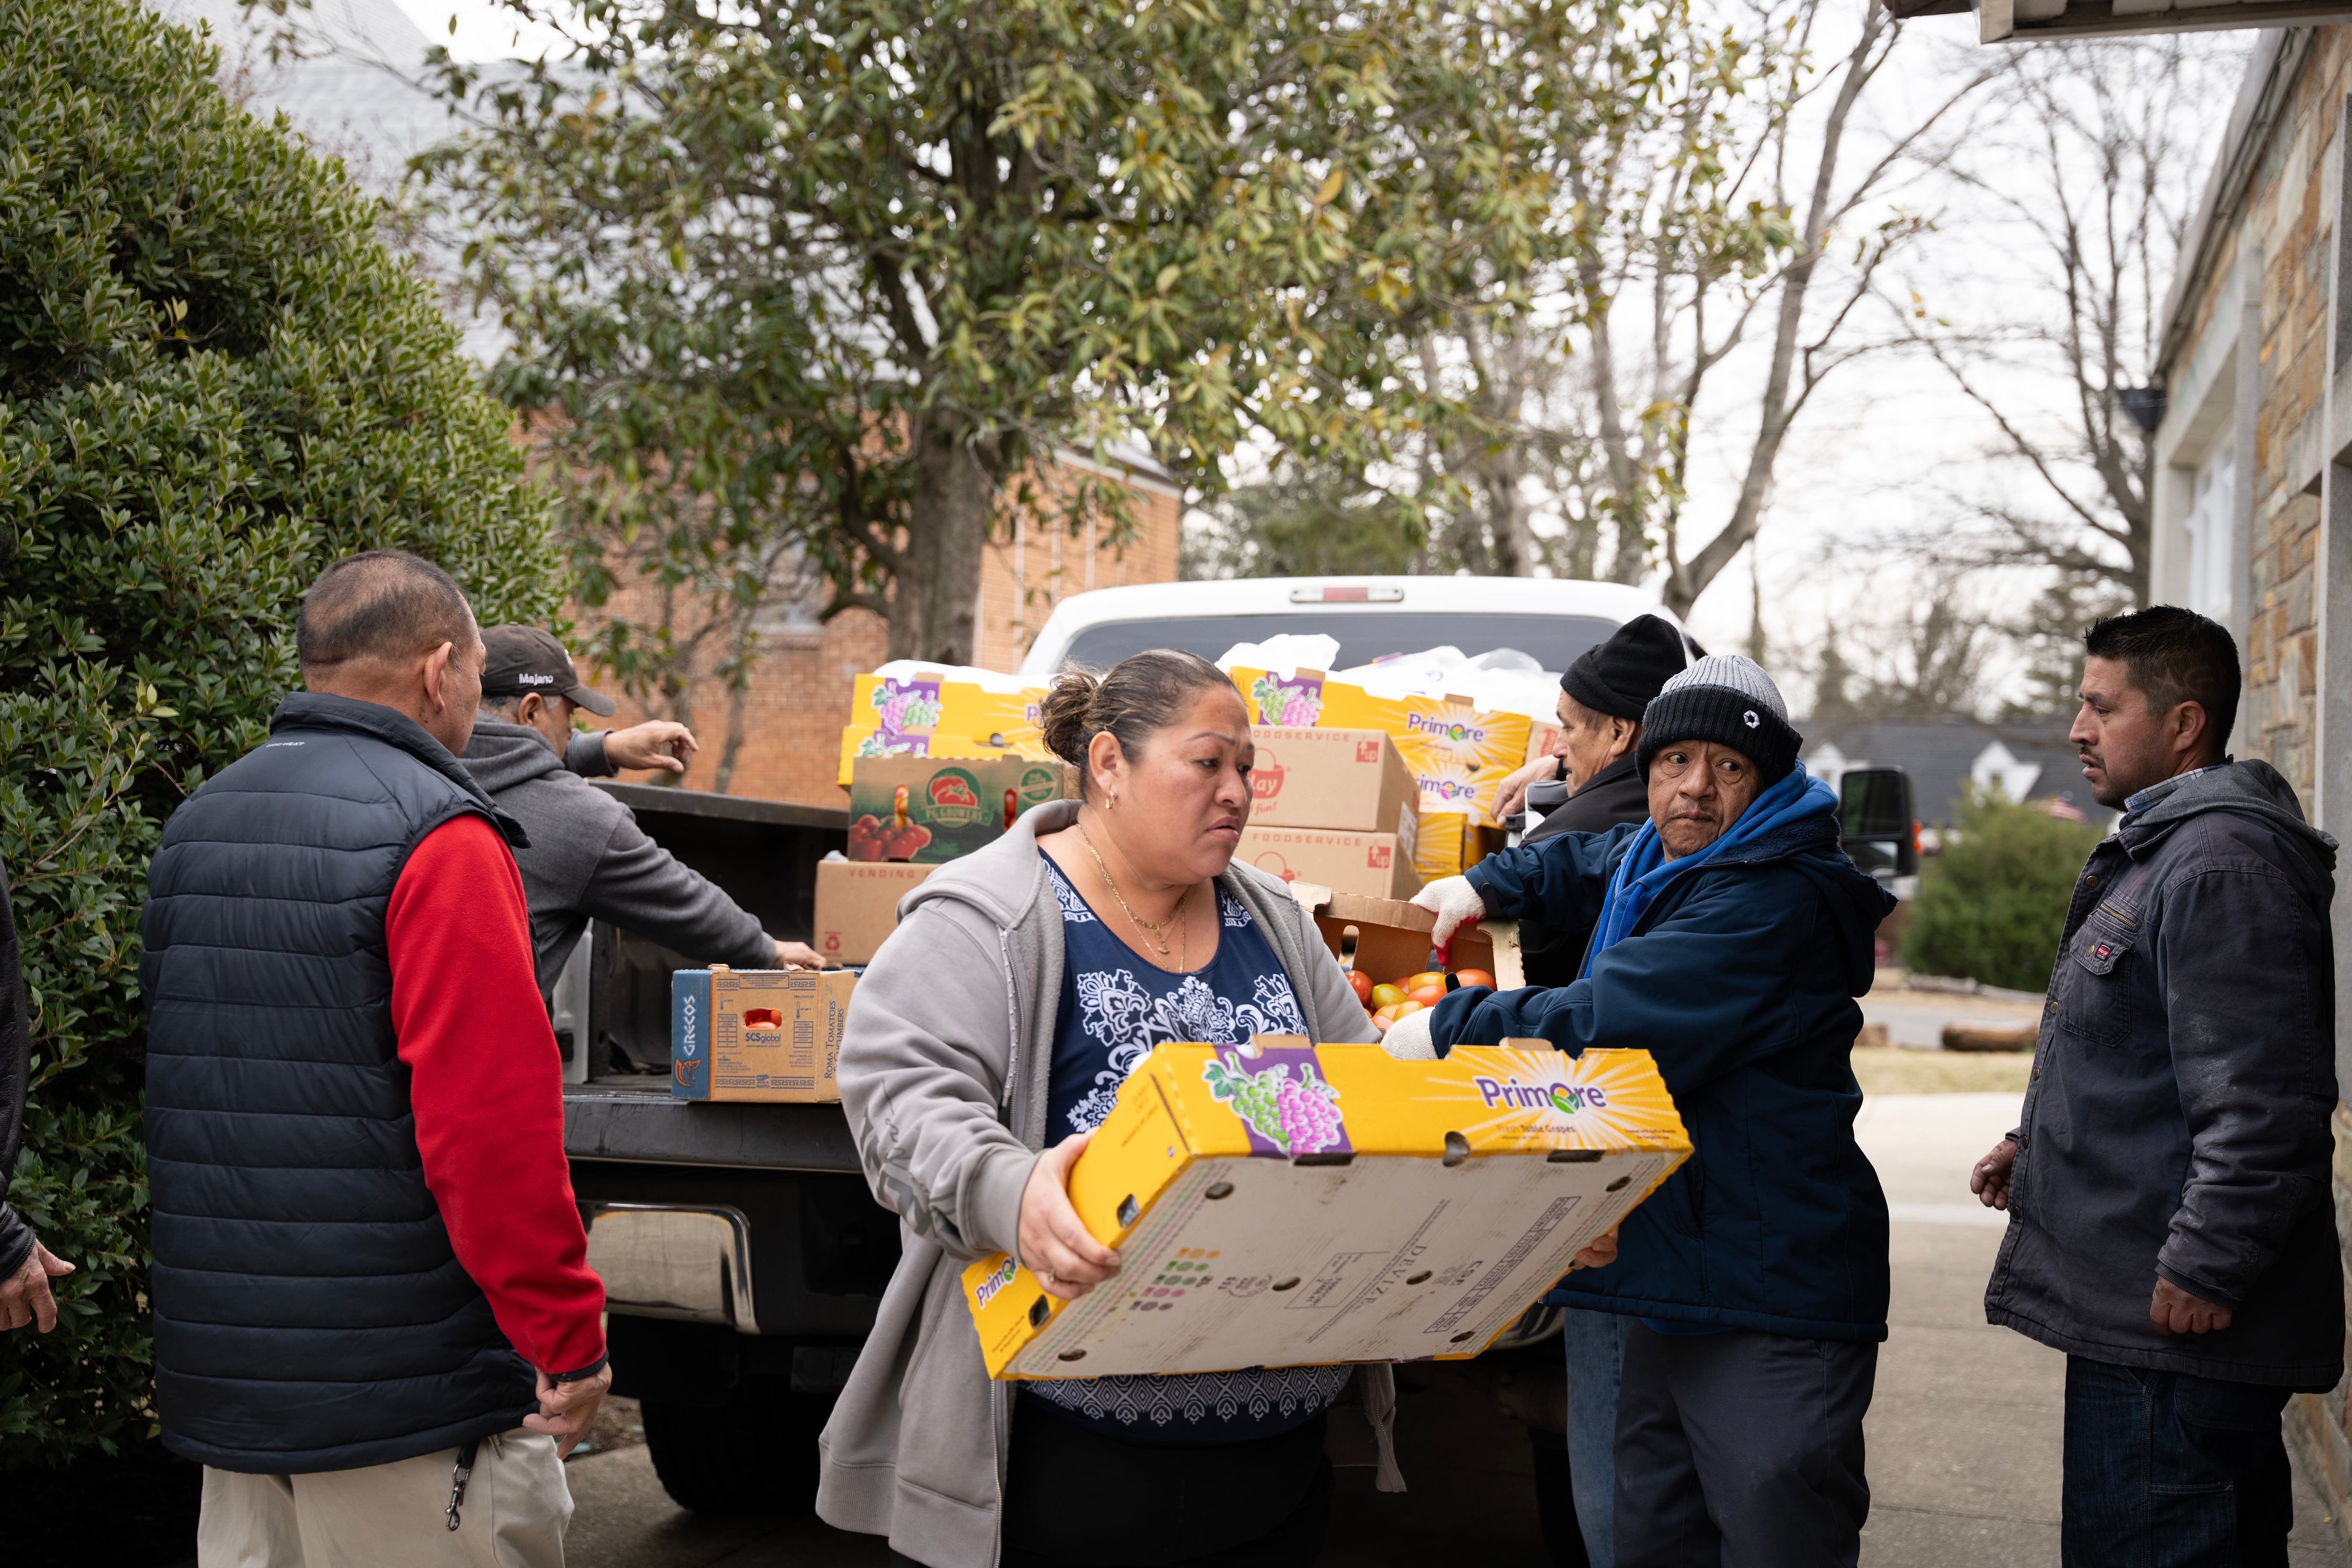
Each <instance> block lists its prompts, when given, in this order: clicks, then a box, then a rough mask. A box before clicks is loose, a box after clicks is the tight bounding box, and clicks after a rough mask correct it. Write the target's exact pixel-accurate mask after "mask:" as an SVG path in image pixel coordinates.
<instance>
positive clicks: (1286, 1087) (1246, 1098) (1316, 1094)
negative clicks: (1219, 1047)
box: [1201, 1052, 1342, 1155]
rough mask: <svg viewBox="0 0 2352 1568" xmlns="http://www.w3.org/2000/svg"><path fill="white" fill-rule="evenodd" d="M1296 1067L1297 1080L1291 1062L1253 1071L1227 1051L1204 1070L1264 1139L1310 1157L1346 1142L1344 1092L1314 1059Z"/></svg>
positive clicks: (1224, 1100) (1217, 1092)
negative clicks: (1342, 1115) (1341, 1117)
mask: <svg viewBox="0 0 2352 1568" xmlns="http://www.w3.org/2000/svg"><path fill="white" fill-rule="evenodd" d="M1297 1066H1298V1076H1297V1078H1293V1077H1292V1076H1291V1075H1290V1067H1291V1064H1290V1063H1289V1062H1286V1061H1278V1062H1276V1063H1274V1064H1272V1065H1271V1066H1268V1067H1266V1068H1265V1069H1264V1070H1263V1071H1258V1072H1252V1071H1249V1069H1248V1068H1246V1067H1245V1066H1244V1065H1243V1064H1242V1059H1241V1057H1240V1056H1239V1055H1238V1054H1237V1053H1234V1052H1227V1053H1226V1054H1225V1055H1224V1056H1223V1057H1221V1058H1219V1059H1218V1060H1216V1061H1211V1062H1210V1063H1209V1064H1208V1065H1207V1066H1206V1067H1204V1068H1202V1070H1201V1078H1202V1082H1205V1083H1206V1084H1208V1086H1209V1093H1210V1094H1211V1095H1212V1096H1213V1097H1214V1098H1215V1099H1216V1100H1217V1101H1218V1103H1221V1104H1226V1105H1230V1106H1232V1107H1233V1109H1234V1113H1235V1114H1236V1115H1238V1116H1240V1117H1241V1118H1242V1120H1243V1121H1244V1122H1246V1123H1248V1124H1249V1125H1250V1128H1251V1130H1252V1131H1253V1132H1255V1133H1256V1134H1257V1135H1258V1136H1259V1137H1261V1138H1264V1139H1265V1141H1266V1142H1267V1143H1269V1144H1271V1145H1274V1146H1275V1147H1276V1149H1278V1150H1280V1151H1281V1152H1282V1153H1284V1154H1286V1155H1311V1154H1316V1153H1318V1152H1320V1151H1321V1150H1324V1149H1328V1148H1330V1147H1332V1146H1333V1145H1337V1144H1338V1143H1339V1142H1340V1141H1341V1137H1342V1134H1341V1130H1340V1124H1339V1091H1338V1090H1337V1089H1334V1088H1332V1087H1331V1085H1330V1084H1329V1082H1327V1081H1326V1080H1324V1079H1323V1078H1322V1077H1320V1076H1319V1075H1318V1074H1317V1072H1316V1071H1315V1064H1314V1063H1313V1062H1311V1061H1301V1062H1299V1063H1298V1064H1297Z"/></svg>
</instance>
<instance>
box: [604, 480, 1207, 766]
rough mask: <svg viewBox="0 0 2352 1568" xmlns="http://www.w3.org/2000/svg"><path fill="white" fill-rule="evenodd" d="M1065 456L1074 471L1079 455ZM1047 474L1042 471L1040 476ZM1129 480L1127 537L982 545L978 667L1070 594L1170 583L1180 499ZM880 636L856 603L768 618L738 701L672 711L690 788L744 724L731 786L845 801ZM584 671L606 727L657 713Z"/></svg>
mask: <svg viewBox="0 0 2352 1568" xmlns="http://www.w3.org/2000/svg"><path fill="white" fill-rule="evenodd" d="M1065 461H1066V465H1069V466H1077V465H1079V464H1080V461H1081V460H1078V459H1075V458H1073V459H1066V460H1065ZM1054 481H1055V470H1054V469H1050V468H1049V469H1048V470H1047V472H1046V482H1047V483H1049V484H1050V483H1053V482H1054ZM1125 483H1126V487H1127V492H1128V507H1129V522H1130V524H1131V527H1130V528H1129V531H1128V537H1127V538H1124V539H1123V540H1118V541H1115V540H1114V539H1113V538H1112V537H1111V534H1112V531H1113V530H1112V528H1111V527H1110V524H1109V523H1108V520H1107V519H1106V518H1104V517H1101V516H1099V515H1092V516H1089V517H1086V518H1085V519H1083V520H1082V521H1080V522H1079V523H1078V524H1077V526H1076V528H1069V527H1065V526H1061V525H1058V524H1057V525H1055V526H1052V527H1048V526H1045V525H1044V524H1041V523H1039V522H1037V521H1035V520H1033V519H1029V518H1026V517H1017V518H1016V519H1015V521H1014V522H1013V527H1012V528H1011V529H1010V531H1009V533H1008V535H1007V537H1005V538H999V539H997V540H994V541H993V542H992V543H991V544H990V545H989V547H988V549H987V551H986V554H985V558H984V559H983V561H982V568H981V587H980V617H979V635H978V639H977V644H978V645H977V647H976V648H975V650H974V657H973V661H972V662H973V663H974V664H979V665H981V666H982V667H983V668H986V669H992V670H1013V669H1016V668H1018V667H1019V665H1020V664H1021V660H1022V658H1023V657H1024V655H1025V654H1026V653H1028V651H1029V644H1030V643H1032V642H1033V641H1034V640H1035V638H1036V634H1037V632H1038V629H1039V628H1040V627H1042V626H1043V625H1044V624H1045V618H1046V616H1048V615H1050V614H1051V613H1052V612H1053V610H1054V607H1055V605H1056V604H1059V603H1060V602H1061V601H1062V600H1063V599H1064V598H1066V597H1067V596H1068V595H1070V594H1073V593H1083V592H1085V591H1087V590H1089V589H1094V588H1116V587H1123V586H1125V585H1128V584H1130V583H1144V582H1173V581H1174V580H1176V558H1177V549H1178V545H1179V542H1180V534H1181V525H1182V518H1183V499H1182V496H1181V492H1180V491H1178V490H1177V489H1176V488H1175V486H1173V485H1171V484H1167V483H1162V482H1160V481H1159V480H1158V479H1156V478H1154V477H1149V476H1129V477H1127V478H1126V479H1125ZM656 593H657V591H656V590H655V589H652V588H646V587H637V588H629V589H625V590H623V591H620V592H619V593H616V594H615V595H614V598H613V601H612V604H611V606H610V607H609V609H608V610H607V611H606V612H604V613H606V614H610V615H616V616H620V617H624V618H626V619H629V620H634V621H640V622H644V621H649V620H651V619H653V618H654V617H655V616H656V614H657V611H658V606H657V604H656ZM572 613H573V618H574V619H575V620H578V621H582V622H585V621H586V619H587V616H586V614H585V613H584V612H581V611H579V610H576V609H575V610H574V611H573V612H572ZM889 642H890V638H889V628H888V626H887V624H886V623H885V622H883V621H882V619H881V618H880V617H879V616H877V615H874V614H872V613H870V612H866V611H863V610H852V611H849V612H845V613H843V614H841V615H838V616H835V618H834V619H833V620H832V621H831V622H826V623H824V624H818V623H817V622H815V621H814V619H813V618H812V617H810V616H808V615H807V614H805V613H793V612H782V613H779V614H777V615H775V616H773V617H772V618H771V622H770V623H769V624H767V625H765V626H763V627H762V629H761V633H760V641H759V653H758V656H757V657H758V662H757V664H756V667H755V669H754V672H753V674H752V677H751V684H750V685H749V686H748V687H747V688H746V689H745V690H744V692H743V693H742V694H741V696H740V701H739V700H738V699H737V697H736V696H735V695H734V694H732V693H730V691H729V690H728V689H727V687H726V685H724V683H722V682H720V681H718V680H716V679H705V680H701V681H698V682H696V683H695V684H693V685H691V686H690V687H689V688H688V691H687V693H686V695H685V698H684V701H683V703H682V704H681V705H680V706H681V707H682V708H683V710H684V713H683V716H684V717H685V719H686V722H687V723H688V724H690V725H691V726H692V727H693V728H694V731H695V735H696V737H697V738H698V740H699V741H700V742H701V744H702V747H703V749H702V752H701V755H700V756H699V757H698V758H697V759H696V761H695V765H694V766H693V768H690V769H689V770H688V774H687V776H686V779H685V786H686V788H688V789H715V788H717V785H718V774H719V758H720V754H721V750H722V748H723V747H725V746H726V744H727V739H728V736H729V733H730V728H732V727H739V726H740V735H741V739H740V746H739V748H738V750H737V754H736V758H735V766H734V770H733V773H732V776H731V777H730V779H729V783H728V791H727V792H728V793H729V794H730V795H748V796H753V797H756V798H758V799H761V800H792V801H797V802H800V803H802V804H804V805H813V806H839V805H841V804H842V800H843V797H842V790H841V787H840V785H839V784H838V783H837V782H836V779H837V777H838V775H837V772H836V768H838V765H839V757H840V751H841V730H842V727H843V726H844V725H845V724H847V723H848V722H849V717H850V712H849V708H850V697H851V683H852V681H853V679H854V677H856V675H858V674H861V673H863V672H865V671H867V670H871V669H872V668H874V667H875V666H876V665H877V664H881V663H882V662H883V661H884V660H886V659H887V658H888V657H889ZM582 673H583V675H584V676H585V677H586V678H587V679H588V681H589V682H590V684H592V685H597V686H598V689H600V690H602V691H604V692H605V693H606V694H607V695H612V696H613V697H614V698H615V700H616V701H618V702H619V704H620V710H621V711H620V712H619V713H618V714H617V715H616V716H614V718H613V719H612V720H610V721H609V722H611V723H612V724H614V725H615V726H620V725H627V724H634V723H635V722H637V721H638V720H639V719H642V718H645V717H647V716H649V715H650V713H652V712H654V711H662V710H658V709H651V710H649V709H648V707H647V706H646V704H643V703H640V702H635V701H633V700H631V699H630V698H628V697H626V696H625V695H623V694H622V693H621V692H620V690H619V688H618V686H617V685H614V684H612V683H610V682H608V681H600V679H599V677H600V675H601V674H602V672H601V671H597V670H594V669H593V668H588V667H583V672H582ZM665 716H667V713H666V712H665Z"/></svg>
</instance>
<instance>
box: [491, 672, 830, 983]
mask: <svg viewBox="0 0 2352 1568" xmlns="http://www.w3.org/2000/svg"><path fill="white" fill-rule="evenodd" d="M482 643H483V646H484V647H485V648H486V649H488V658H487V660H486V661H485V663H484V665H483V670H482V711H481V716H480V717H479V718H478V719H477V720H476V721H475V724H474V737H473V739H472V741H471V742H469V743H468V744H467V747H466V751H465V756H464V758H463V759H462V760H463V761H464V762H465V764H466V771H467V772H468V773H470V774H472V775H473V776H474V779H475V781H476V782H477V783H478V784H480V785H481V787H482V789H484V790H485V791H486V792H487V793H488V795H489V797H490V799H491V800H495V801H497V802H498V804H499V809H500V810H504V811H506V812H508V813H509V814H510V815H512V816H513V817H514V819H515V820H516V821H519V822H520V823H521V824H522V825H523V830H524V831H526V832H528V833H529V834H530V847H529V848H527V849H522V850H518V851H517V852H515V863H516V864H517V865H518V866H520V868H521V870H522V885H523V893H524V895H525V896H526V897H527V898H528V899H529V900H530V942H531V948H532V956H533V958H534V960H535V961H536V964H537V967H538V970H539V989H540V994H541V996H542V997H549V998H551V997H552V996H553V995H554V991H555V981H556V978H557V977H558V976H560V975H562V972H563V966H564V964H565V962H566V961H567V960H568V959H570V957H571V956H572V948H573V947H574V946H576V945H577V944H578V943H579V940H580V933H581V932H582V931H583V930H584V929H585V928H586V927H587V925H588V922H589V921H590V920H592V919H593V920H609V921H611V922H612V923H613V924H614V925H620V926H625V927H626V928H627V929H629V930H631V931H635V932H636V933H638V934H639V935H641V936H648V937H651V938H652V939H653V940H654V941H656V942H659V943H660V944H662V946H666V947H670V948H674V949H676V950H677V952H680V953H683V954H685V955H687V956H688V957H690V958H693V959H694V960H696V961H697V962H701V963H712V964H729V965H732V966H733V967H736V968H739V969H770V968H774V969H781V968H784V967H789V966H793V965H798V966H800V967H804V968H811V969H814V968H818V967H822V964H823V960H822V959H820V958H819V957H818V956H817V954H816V951H815V949H814V948H811V947H809V946H804V945H803V944H802V943H798V942H780V941H778V940H776V939H775V938H774V937H772V936H769V935H767V933H765V932H764V931H762V930H761V929H760V920H759V917H758V916H757V915H753V914H751V912H750V911H748V910H746V909H744V908H743V907H742V906H741V905H740V904H737V903H736V902H735V901H734V900H733V899H731V898H730V897H728V896H727V895H726V894H724V893H721V892H720V891H719V888H718V887H717V886H716V885H714V884H713V883H711V882H710V881H709V879H708V878H707V877H704V876H702V875H701V874H699V873H697V872H694V871H691V870H689V869H688V868H687V867H685V866H682V865H680V864H678V862H677V861H676V860H675V859H673V858H672V857H671V855H670V853H669V852H668V851H667V850H665V849H663V848H662V847H661V846H660V845H659V844H656V843H655V842H654V841H652V840H651V839H649V838H647V837H646V834H645V830H644V829H642V828H640V827H638V826H637V820H636V818H635V816H634V815H632V814H631V813H630V810H629V809H628V808H627V807H626V806H624V805H623V804H621V802H620V801H618V800H614V798H613V797H612V796H610V795H608V794H606V793H605V792H604V790H602V789H591V788H589V786H588V783H587V780H586V779H584V778H583V777H582V775H588V776H591V777H596V778H604V777H608V776H610V775H611V774H613V773H615V772H617V771H619V770H620V769H621V768H666V769H667V770H668V771H670V772H673V773H682V772H684V771H685V770H686V763H685V758H686V757H688V756H691V755H692V754H693V752H694V749H695V745H694V737H693V736H692V735H691V734H690V733H688V730H687V728H686V727H685V726H684V725H681V724H673V723H670V722H668V721H667V720H653V721H649V722H647V723H646V724H641V725H637V726H635V727H633V728H630V729H622V730H606V731H604V733H602V734H595V735H582V734H578V733H576V732H575V731H574V730H573V729H572V714H573V713H574V712H575V711H576V710H578V709H581V708H585V709H586V710H587V711H589V712H590V713H593V714H595V715H597V716H599V717H608V716H611V714H612V712H613V703H612V699H611V698H609V697H606V696H604V695H600V694H599V693H597V692H595V691H593V690H592V689H590V688H589V687H588V686H587V685H584V684H583V683H582V681H581V679H580V675H579V672H578V671H577V670H576V669H574V668H573V666H572V655H571V654H569V653H565V652H564V650H563V645H562V643H558V642H557V641H556V640H555V639H554V638H553V637H551V636H550V635H549V634H548V633H547V632H543V631H541V630H540V629H539V628H538V627H536V626H490V627H486V628H484V629H483V632H482Z"/></svg>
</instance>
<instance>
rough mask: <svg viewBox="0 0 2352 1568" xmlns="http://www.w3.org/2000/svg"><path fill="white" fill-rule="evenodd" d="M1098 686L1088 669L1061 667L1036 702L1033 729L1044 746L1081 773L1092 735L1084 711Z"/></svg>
mask: <svg viewBox="0 0 2352 1568" xmlns="http://www.w3.org/2000/svg"><path fill="white" fill-rule="evenodd" d="M1100 690H1102V680H1101V678H1100V677H1099V676H1097V674H1095V673H1094V672H1093V671H1092V670H1065V671H1063V672H1062V673H1061V674H1058V675H1055V677H1054V684H1053V685H1051V686H1050V687H1048V688H1047V689H1046V692H1045V701H1044V702H1042V703H1039V704H1038V705H1037V729H1038V732H1039V733H1040V734H1041V735H1042V736H1044V737H1045V749H1046V750H1048V751H1051V752H1052V753H1053V754H1054V755H1055V756H1056V757H1058V758H1061V759H1062V760H1063V761H1065V762H1066V763H1068V764H1069V765H1070V766H1071V767H1073V768H1076V769H1078V770H1079V771H1080V772H1081V773H1083V772H1085V771H1086V767H1087V746H1088V745H1090V744H1091V743H1092V742H1093V740H1094V737H1095V731H1094V727H1093V726H1091V725H1089V724H1088V723H1087V715H1088V714H1089V713H1090V712H1091V711H1092V709H1093V707H1094V706H1095V694H1096V693H1097V692H1098V691H1100Z"/></svg>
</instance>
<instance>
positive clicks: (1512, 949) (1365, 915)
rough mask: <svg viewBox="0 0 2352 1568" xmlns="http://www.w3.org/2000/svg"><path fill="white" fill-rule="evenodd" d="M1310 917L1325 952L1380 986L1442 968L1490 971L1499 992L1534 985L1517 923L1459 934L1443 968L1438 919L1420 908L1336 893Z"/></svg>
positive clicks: (1494, 923)
mask: <svg viewBox="0 0 2352 1568" xmlns="http://www.w3.org/2000/svg"><path fill="white" fill-rule="evenodd" d="M1308 913H1309V914H1311V915H1314V917H1315V928H1316V929H1317V930H1318V931H1320V932H1321V933H1322V934H1323V943H1324V946H1328V947H1329V948H1330V949H1331V951H1332V953H1333V955H1334V956H1337V957H1338V958H1339V962H1340V963H1341V964H1343V965H1345V966H1346V967H1349V968H1351V969H1360V970H1362V971H1363V972H1364V973H1365V974H1367V975H1370V977H1372V983H1373V984H1375V985H1381V984H1393V983H1394V982H1396V981H1398V980H1401V979H1402V978H1403V977H1405V976H1407V975H1417V974H1420V973H1421V972H1422V971H1423V970H1424V969H1439V968H1445V969H1484V970H1486V973H1488V974H1490V975H1492V976H1494V977H1495V985H1496V989H1498V990H1505V991H1516V990H1517V989H1518V988H1520V987H1522V986H1524V985H1526V984H1527V983H1528V979H1527V969H1526V967H1525V966H1524V965H1523V964H1522V963H1521V962H1520V958H1519V925H1518V922H1517V921H1516V920H1482V921H1480V922H1479V923H1478V924H1477V925H1465V926H1464V927H1463V928H1461V929H1460V930H1458V931H1456V932H1455V933H1454V940H1453V942H1452V944H1450V946H1449V947H1448V950H1447V953H1446V956H1445V959H1444V962H1443V963H1441V962H1439V961H1438V958H1437V955H1436V953H1435V952H1434V951H1433V950H1432V949H1431V947H1430V946H1429V934H1430V933H1431V932H1432V931H1433V930H1435V929H1436V928H1437V916H1436V915H1432V914H1431V913H1430V912H1429V911H1428V910H1426V909H1423V908H1422V907H1420V906H1419V905H1418V904H1403V903H1400V902H1398V901H1396V900H1394V899H1387V898H1359V897H1355V896H1353V895H1351V894H1344V893H1335V894H1331V895H1330V896H1329V897H1328V898H1325V899H1322V900H1320V901H1318V903H1317V904H1316V905H1315V906H1314V908H1312V909H1311V910H1309V911H1308Z"/></svg>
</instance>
